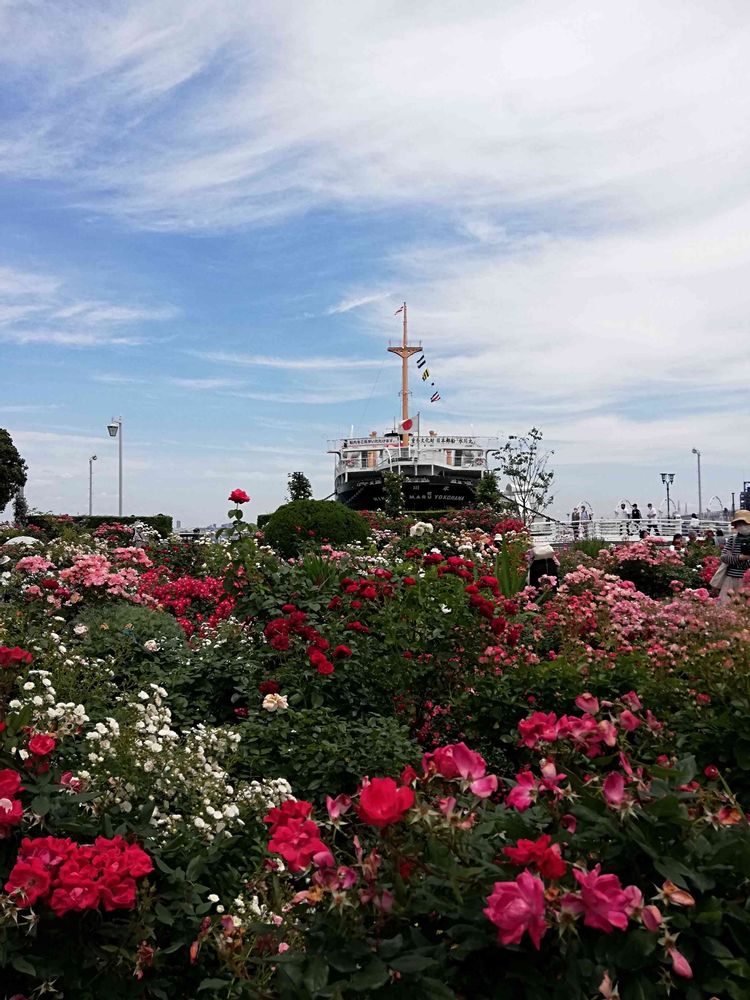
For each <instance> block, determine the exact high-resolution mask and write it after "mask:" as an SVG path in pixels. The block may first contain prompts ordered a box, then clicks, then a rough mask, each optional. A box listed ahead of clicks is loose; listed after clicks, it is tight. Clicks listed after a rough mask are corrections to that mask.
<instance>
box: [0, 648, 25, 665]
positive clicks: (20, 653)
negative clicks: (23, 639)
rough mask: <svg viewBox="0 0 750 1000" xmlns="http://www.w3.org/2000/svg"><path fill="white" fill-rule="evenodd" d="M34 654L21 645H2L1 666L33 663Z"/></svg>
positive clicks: (0, 651)
mask: <svg viewBox="0 0 750 1000" xmlns="http://www.w3.org/2000/svg"><path fill="white" fill-rule="evenodd" d="M32 660H33V656H32V655H31V653H29V652H28V650H26V649H21V647H20V646H13V647H12V648H11V647H10V646H0V667H12V666H14V665H15V664H16V663H27V664H28V663H31V661H32Z"/></svg>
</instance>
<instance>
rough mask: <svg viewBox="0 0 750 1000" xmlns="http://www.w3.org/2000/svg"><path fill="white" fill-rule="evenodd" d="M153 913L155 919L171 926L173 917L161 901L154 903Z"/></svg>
mask: <svg viewBox="0 0 750 1000" xmlns="http://www.w3.org/2000/svg"><path fill="white" fill-rule="evenodd" d="M154 913H155V914H156V919H157V920H158V921H160V922H161V923H162V924H167V925H168V926H170V927H171V926H172V924H173V923H174V917H173V916H172V914H171V913H170V912H169V910H168V909H167V908H166V906H164V905H163V904H162V903H157V904H156V906H155V907H154Z"/></svg>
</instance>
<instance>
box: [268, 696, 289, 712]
mask: <svg viewBox="0 0 750 1000" xmlns="http://www.w3.org/2000/svg"><path fill="white" fill-rule="evenodd" d="M263 708H265V710H266V711H267V712H277V711H279V709H282V708H289V702H288V701H287V698H286V695H283V694H267V695H266V696H265V698H264V699H263Z"/></svg>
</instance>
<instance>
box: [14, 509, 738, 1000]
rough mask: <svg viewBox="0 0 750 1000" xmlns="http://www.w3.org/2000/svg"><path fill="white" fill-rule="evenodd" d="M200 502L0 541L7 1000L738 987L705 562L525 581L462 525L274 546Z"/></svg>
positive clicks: (493, 536)
mask: <svg viewBox="0 0 750 1000" xmlns="http://www.w3.org/2000/svg"><path fill="white" fill-rule="evenodd" d="M230 499H231V500H232V501H233V502H234V507H233V509H232V511H231V519H232V524H233V527H232V529H231V530H229V531H227V532H226V534H225V535H224V536H223V537H222V538H221V539H220V540H219V542H218V544H214V543H209V542H204V541H200V540H197V541H189V542H188V541H181V540H180V539H177V538H169V539H164V538H160V537H158V536H156V535H155V534H154V535H152V536H151V537H150V538H148V539H147V540H146V541H145V542H143V544H139V545H134V544H133V537H132V535H133V529H132V528H131V527H127V526H124V525H117V524H113V525H104V526H102V527H101V528H98V529H97V530H96V531H95V532H94V533H93V534H84V533H81V531H80V530H78V529H75V528H74V527H73V526H71V525H69V524H65V523H64V522H60V524H59V525H58V526H57V529H56V530H54V531H50V532H47V533H46V534H45V533H44V532H42V533H41V541H40V543H39V544H37V545H35V546H34V547H28V548H23V547H20V546H15V545H3V544H2V542H3V541H4V540H5V539H6V538H7V536H8V535H10V534H12V532H6V536H5V538H3V536H0V968H1V969H2V980H1V982H2V989H3V993H4V996H6V997H9V998H10V997H13V998H14V1000H21V998H24V997H25V998H37V997H43V996H49V997H70V998H81V1000H93V998H102V997H106V998H113V1000H116V998H131V997H153V998H163V1000H172V998H178V997H179V998H183V997H185V998H187V997H209V998H210V997H226V998H246V997H258V998H271V997H282V998H293V997H299V998H315V997H334V998H339V997H347V996H351V997H355V996H369V995H373V996H375V995H383V996H386V995H388V996H394V997H400V996H403V997H407V996H408V997H410V998H425V1000H426V998H441V997H446V998H449V997H458V998H464V1000H471V998H484V997H487V998H489V997H502V998H505V997H507V998H537V1000H542V998H565V1000H570V998H578V997H581V998H592V1000H593V998H601V997H604V998H609V1000H615V998H618V997H619V998H621V1000H647V998H656V997H665V996H673V997H686V998H689V1000H700V998H710V997H721V998H724V997H728V998H735V1000H739V998H747V997H749V996H750V961H749V960H748V956H750V892H749V887H750V882H749V879H750V836H749V835H748V822H747V816H746V814H747V813H748V812H750V610H749V609H748V606H747V597H746V596H745V595H744V594H743V593H742V592H741V593H740V594H739V595H738V597H737V598H736V599H735V601H734V602H733V603H731V604H729V605H726V606H719V605H718V603H717V601H716V599H715V597H713V596H712V595H711V593H710V592H709V590H708V589H707V588H708V581H709V580H710V578H711V576H712V575H713V572H714V570H715V568H716V565H717V561H718V550H716V549H714V548H712V547H709V546H701V545H699V544H698V545H694V546H691V547H689V548H688V550H687V551H686V552H683V553H675V552H672V551H670V550H669V549H667V548H664V547H661V546H660V545H659V543H657V542H656V541H653V540H647V541H644V542H634V543H631V544H628V545H624V546H615V547H606V546H601V545H599V544H597V543H594V542H582V543H580V544H579V545H577V546H574V547H571V548H570V549H568V550H566V551H562V552H561V553H559V562H560V565H559V570H558V575H557V579H555V578H552V577H544V578H542V580H541V582H540V584H539V587H538V588H532V587H529V586H526V583H525V578H526V561H525V557H526V552H527V550H528V548H529V539H528V537H527V535H526V534H525V531H524V526H523V524H522V523H521V522H518V521H514V520H507V519H506V520H504V521H500V522H499V523H498V522H497V516H493V515H492V514H491V512H489V511H482V510H478V511H467V512H462V513H455V514H452V515H449V516H445V517H438V516H436V517H435V518H434V519H426V520H425V521H416V519H415V518H400V519H387V518H385V517H383V516H380V515H367V516H366V520H367V522H368V523H367V525H366V526H365V528H363V529H362V532H361V537H360V540H359V541H357V542H356V543H352V544H343V543H341V542H338V541H336V542H334V541H332V540H331V536H330V535H329V536H326V535H325V534H322V533H321V532H320V531H319V530H316V529H313V528H308V527H305V525H302V524H298V525H293V528H294V531H295V532H296V537H295V534H294V533H293V534H292V537H291V540H289V539H286V541H285V542H284V544H283V545H282V546H281V548H280V550H274V549H273V548H272V547H271V546H270V545H268V544H267V541H268V538H270V537H271V532H270V530H269V535H268V537H267V538H266V537H264V535H263V533H262V532H258V531H256V530H255V527H254V525H250V524H249V523H248V522H247V520H246V519H245V518H244V517H243V510H245V509H246V508H245V504H246V503H247V502H248V501H249V498H248V497H247V494H245V493H244V492H243V491H241V490H238V491H234V492H233V493H232V495H231V497H230ZM329 506H331V505H329ZM310 523H313V522H310ZM315 523H317V522H315ZM363 538H364V539H365V540H362V539H363ZM289 545H291V546H292V550H293V551H294V553H295V554H294V555H291V556H289V555H288V554H285V555H284V556H282V555H280V554H279V551H284V552H285V553H287V552H288V551H289V549H288V546H289ZM285 546H286V547H285ZM556 583H557V585H556ZM747 596H748V597H750V590H749V591H748V595H747Z"/></svg>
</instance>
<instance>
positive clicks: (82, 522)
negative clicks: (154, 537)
mask: <svg viewBox="0 0 750 1000" xmlns="http://www.w3.org/2000/svg"><path fill="white" fill-rule="evenodd" d="M26 521H27V523H28V524H33V525H36V527H37V528H42V529H43V530H44V531H50V529H55V528H58V527H62V526H63V525H65V524H74V525H75V526H76V527H78V528H83V529H84V530H85V531H94V530H96V528H98V527H99V525H100V524H133V523H134V522H135V521H141V522H142V523H143V524H147V525H148V526H149V527H150V528H154V529H155V530H156V531H158V532H159V534H160V535H161V536H162V537H166V536H167V535H171V534H172V518H171V517H170V515H169V514H151V515H149V516H146V515H145V514H144V515H141V516H138V515H136V514H129V515H128V516H127V517H103V516H101V515H98V514H97V515H92V516H91V517H89V515H88V514H76V515H72V516H69V515H67V514H66V515H62V516H61V517H60V516H58V515H56V514H30V515H29V517H27V518H26Z"/></svg>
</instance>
